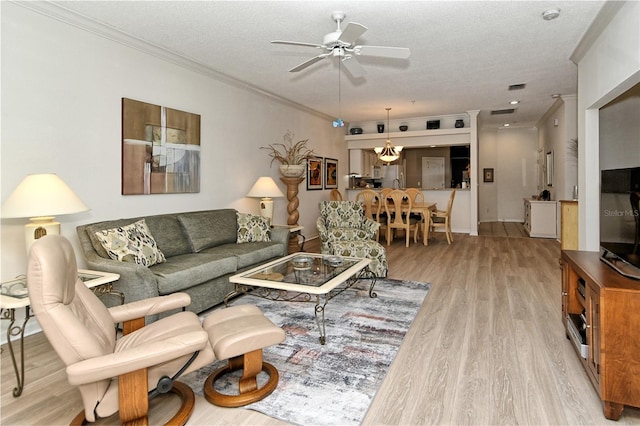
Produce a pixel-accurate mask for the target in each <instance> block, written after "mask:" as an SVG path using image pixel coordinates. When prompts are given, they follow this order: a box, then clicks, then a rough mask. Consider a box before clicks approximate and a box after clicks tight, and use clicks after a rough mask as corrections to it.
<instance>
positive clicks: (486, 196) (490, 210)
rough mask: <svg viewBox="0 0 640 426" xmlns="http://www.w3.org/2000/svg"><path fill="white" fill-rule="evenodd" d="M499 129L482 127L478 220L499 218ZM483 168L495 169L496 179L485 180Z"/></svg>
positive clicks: (479, 160) (479, 144) (479, 148)
mask: <svg viewBox="0 0 640 426" xmlns="http://www.w3.org/2000/svg"><path fill="white" fill-rule="evenodd" d="M497 138H498V131H497V130H496V129H481V130H480V132H479V137H478V139H479V142H478V152H479V158H478V164H479V167H480V174H479V176H480V179H479V180H478V220H479V221H480V222H495V221H497V220H498V182H497V181H496V180H495V176H496V174H497V173H501V172H500V171H499V170H498V169H497V168H498V161H497V159H498V141H497ZM483 169H493V171H494V181H493V182H484V179H483V178H482V173H483Z"/></svg>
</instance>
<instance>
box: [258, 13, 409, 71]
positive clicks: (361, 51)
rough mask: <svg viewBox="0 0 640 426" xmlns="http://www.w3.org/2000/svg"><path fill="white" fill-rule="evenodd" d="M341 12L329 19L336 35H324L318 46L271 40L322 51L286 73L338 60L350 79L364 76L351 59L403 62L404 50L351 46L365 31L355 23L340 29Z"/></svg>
mask: <svg viewBox="0 0 640 426" xmlns="http://www.w3.org/2000/svg"><path fill="white" fill-rule="evenodd" d="M345 16H346V15H345V13H344V12H333V13H332V14H331V18H332V19H333V20H334V21H335V22H336V24H337V26H338V28H337V30H336V31H334V32H332V33H329V34H326V35H325V36H324V39H323V41H322V44H316V43H304V42H297V41H285V40H274V41H272V42H271V43H274V44H289V45H293V46H308V47H315V48H317V49H322V50H326V53H321V54H319V55H318V56H315V57H313V58H311V59H308V60H306V61H305V62H303V63H301V64H300V65H298V66H296V67H294V68H291V69H290V70H289V72H298V71H302V70H303V69H305V68H307V67H309V66H311V65H313V64H315V63H316V62H318V61H321V60H322V59H324V58H327V57H329V56H333V57H338V58H340V60H341V61H342V63H343V64H344V67H345V68H346V69H347V71H349V74H351V75H352V76H353V77H354V78H359V77H363V76H364V75H365V74H366V71H365V69H364V68H363V67H362V65H360V62H358V60H357V59H356V58H355V56H356V55H359V56H375V57H379V58H392V59H407V58H408V57H409V55H410V54H411V52H410V51H409V49H408V48H406V47H387V46H360V45H355V42H356V40H358V38H360V36H361V35H362V34H364V33H365V31H367V27H365V26H364V25H361V24H357V23H355V22H349V23H348V24H347V25H346V26H345V27H344V30H342V29H341V28H340V24H341V23H342V21H343V20H344V18H345Z"/></svg>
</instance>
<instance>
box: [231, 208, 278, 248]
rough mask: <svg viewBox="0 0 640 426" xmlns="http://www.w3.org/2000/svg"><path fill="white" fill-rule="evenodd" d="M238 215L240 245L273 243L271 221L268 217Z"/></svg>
mask: <svg viewBox="0 0 640 426" xmlns="http://www.w3.org/2000/svg"><path fill="white" fill-rule="evenodd" d="M236 214H237V216H238V243H251V242H254V241H271V238H270V237H269V229H270V228H269V220H268V219H267V218H266V217H262V216H256V215H253V214H247V213H236Z"/></svg>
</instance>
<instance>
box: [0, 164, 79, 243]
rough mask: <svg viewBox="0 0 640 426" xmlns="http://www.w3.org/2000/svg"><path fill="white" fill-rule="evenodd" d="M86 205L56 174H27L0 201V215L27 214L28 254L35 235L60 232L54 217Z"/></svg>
mask: <svg viewBox="0 0 640 426" xmlns="http://www.w3.org/2000/svg"><path fill="white" fill-rule="evenodd" d="M88 210H89V207H87V206H86V204H84V203H83V202H82V201H81V200H80V198H78V196H77V195H76V194H74V192H73V191H72V190H71V188H69V187H68V186H67V184H66V183H64V181H63V180H62V179H60V178H59V177H58V176H57V175H55V174H52V173H50V174H36V175H28V176H27V177H25V178H24V179H23V180H22V182H20V184H19V185H18V186H17V187H16V189H14V190H13V192H12V193H11V195H9V197H8V198H7V199H6V200H5V201H4V202H3V203H2V217H3V218H5V219H9V218H21V217H28V218H30V219H29V220H30V222H29V223H27V224H26V225H25V242H26V244H27V253H28V252H29V250H30V249H31V245H32V244H33V243H34V242H35V240H37V239H38V238H41V237H44V236H45V235H48V234H59V233H60V222H54V220H53V219H54V216H59V215H63V214H72V213H80V212H86V211H88Z"/></svg>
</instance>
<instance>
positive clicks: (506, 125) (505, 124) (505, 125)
mask: <svg viewBox="0 0 640 426" xmlns="http://www.w3.org/2000/svg"><path fill="white" fill-rule="evenodd" d="M503 126H504V127H509V126H511V124H509V123H504V124H503Z"/></svg>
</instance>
